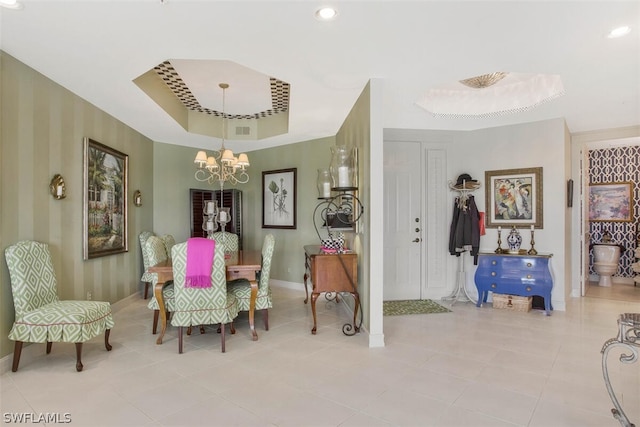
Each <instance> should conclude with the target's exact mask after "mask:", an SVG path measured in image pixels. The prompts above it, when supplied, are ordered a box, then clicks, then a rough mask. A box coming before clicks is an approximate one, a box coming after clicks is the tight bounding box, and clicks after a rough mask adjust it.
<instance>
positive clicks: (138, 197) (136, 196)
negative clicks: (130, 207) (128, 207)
mask: <svg viewBox="0 0 640 427" xmlns="http://www.w3.org/2000/svg"><path fill="white" fill-rule="evenodd" d="M133 204H134V205H136V206H138V207H140V206H142V193H141V192H140V190H136V191H135V192H134V193H133Z"/></svg>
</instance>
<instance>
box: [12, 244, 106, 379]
mask: <svg viewBox="0 0 640 427" xmlns="http://www.w3.org/2000/svg"><path fill="white" fill-rule="evenodd" d="M5 258H6V260H7V266H8V267H9V276H10V278H11V292H12V294H13V306H14V309H15V321H14V323H13V327H12V328H11V332H9V339H10V340H13V341H15V346H14V352H13V365H12V367H11V370H12V371H13V372H16V371H17V370H18V365H19V363H20V354H21V352H22V344H23V343H25V342H35V343H47V350H46V351H47V354H49V353H51V345H52V343H54V342H72V343H75V345H76V370H77V371H78V372H80V371H82V368H83V366H82V360H81V359H82V358H81V356H82V343H84V342H85V341H88V340H90V339H92V338H93V337H95V336H97V335H100V334H101V333H103V332H104V345H105V347H106V349H107V351H109V350H111V345H110V344H109V333H110V332H111V328H112V327H113V326H114V321H113V316H112V315H111V304H109V303H108V302H102V301H60V300H59V299H58V294H57V284H56V275H55V272H54V270H53V263H52V262H51V253H50V252H49V246H48V245H47V244H45V243H40V242H34V241H21V242H18V243H16V244H15V245H12V246H9V247H8V248H7V249H6V250H5Z"/></svg>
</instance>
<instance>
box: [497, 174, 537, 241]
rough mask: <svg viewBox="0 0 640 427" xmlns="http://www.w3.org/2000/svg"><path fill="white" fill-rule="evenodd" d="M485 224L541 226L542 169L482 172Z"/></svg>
mask: <svg viewBox="0 0 640 427" xmlns="http://www.w3.org/2000/svg"><path fill="white" fill-rule="evenodd" d="M484 176H485V182H486V186H487V192H486V200H485V209H486V211H487V213H486V215H485V216H486V218H487V227H492V228H496V227H511V226H514V225H515V226H516V227H524V226H527V227H528V226H530V225H533V226H534V227H536V228H542V227H543V221H542V214H543V208H542V168H541V167H538V168H524V169H503V170H495V171H486V172H485V173H484Z"/></svg>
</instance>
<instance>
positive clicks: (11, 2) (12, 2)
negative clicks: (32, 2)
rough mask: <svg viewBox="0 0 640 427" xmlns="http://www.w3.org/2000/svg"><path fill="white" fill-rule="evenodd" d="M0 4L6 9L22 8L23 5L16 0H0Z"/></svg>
mask: <svg viewBox="0 0 640 427" xmlns="http://www.w3.org/2000/svg"><path fill="white" fill-rule="evenodd" d="M0 6H1V7H6V8H7V9H22V7H23V5H22V3H20V2H19V1H18V0H0Z"/></svg>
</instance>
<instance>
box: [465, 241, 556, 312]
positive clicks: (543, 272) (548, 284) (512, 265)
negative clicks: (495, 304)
mask: <svg viewBox="0 0 640 427" xmlns="http://www.w3.org/2000/svg"><path fill="white" fill-rule="evenodd" d="M551 257H552V255H550V254H549V255H527V254H523V255H516V254H495V253H482V252H481V253H480V254H479V257H478V269H477V270H476V274H475V282H476V288H477V289H478V302H477V303H476V306H477V307H480V305H481V304H482V303H483V302H487V296H488V295H489V292H495V293H498V294H509V295H519V296H523V297H528V296H532V295H538V296H541V297H543V298H544V308H545V312H546V314H547V316H550V315H551V310H553V307H552V306H551V290H552V289H553V276H552V274H551V266H550V265H549V262H550V260H551Z"/></svg>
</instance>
